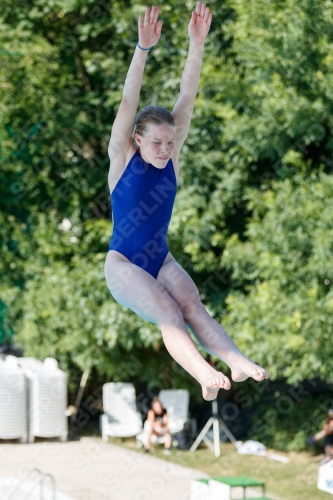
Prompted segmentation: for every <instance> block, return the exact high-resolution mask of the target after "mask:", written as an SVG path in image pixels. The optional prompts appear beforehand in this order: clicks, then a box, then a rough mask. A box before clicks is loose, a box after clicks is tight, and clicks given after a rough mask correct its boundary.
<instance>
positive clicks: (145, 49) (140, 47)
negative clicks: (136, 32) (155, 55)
mask: <svg viewBox="0 0 333 500" xmlns="http://www.w3.org/2000/svg"><path fill="white" fill-rule="evenodd" d="M137 46H138V47H139V49H141V50H150V49H151V47H148V49H144V48H143V47H140V45H139V44H137Z"/></svg>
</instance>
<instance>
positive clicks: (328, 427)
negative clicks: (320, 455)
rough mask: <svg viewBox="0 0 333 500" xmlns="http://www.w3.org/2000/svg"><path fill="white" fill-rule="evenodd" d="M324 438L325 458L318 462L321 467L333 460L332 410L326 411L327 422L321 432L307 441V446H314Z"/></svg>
mask: <svg viewBox="0 0 333 500" xmlns="http://www.w3.org/2000/svg"><path fill="white" fill-rule="evenodd" d="M323 438H324V447H325V458H324V459H323V460H321V461H320V465H323V464H325V463H327V462H329V461H330V460H332V459H333V408H332V409H331V410H328V416H327V420H326V422H325V423H324V427H323V429H322V430H321V431H319V432H317V434H315V435H314V436H312V437H310V438H309V439H308V441H307V442H308V444H315V443H316V442H317V441H320V439H323Z"/></svg>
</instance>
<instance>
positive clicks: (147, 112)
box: [132, 106, 175, 151]
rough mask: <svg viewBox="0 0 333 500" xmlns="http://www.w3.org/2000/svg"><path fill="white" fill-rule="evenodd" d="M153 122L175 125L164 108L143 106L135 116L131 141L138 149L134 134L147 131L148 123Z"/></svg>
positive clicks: (142, 133) (155, 123)
mask: <svg viewBox="0 0 333 500" xmlns="http://www.w3.org/2000/svg"><path fill="white" fill-rule="evenodd" d="M150 123H153V124H154V125H162V124H163V123H166V124H167V125H171V126H172V127H174V126H175V120H174V119H173V116H172V114H171V113H170V111H169V110H168V109H166V108H163V107H162V106H145V107H144V108H142V109H141V111H139V113H138V114H137V116H136V118H135V122H134V127H133V132H132V141H133V144H134V147H135V149H137V150H138V151H139V150H140V148H139V146H138V145H137V143H136V142H135V139H134V134H139V135H142V136H143V135H144V134H145V132H147V128H148V125H149V124H150Z"/></svg>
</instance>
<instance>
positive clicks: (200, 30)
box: [188, 2, 212, 43]
mask: <svg viewBox="0 0 333 500" xmlns="http://www.w3.org/2000/svg"><path fill="white" fill-rule="evenodd" d="M211 22H212V14H211V13H210V11H209V7H206V4H205V3H201V2H198V3H197V6H196V9H195V12H192V17H191V21H190V24H189V25H188V34H189V35H190V38H192V39H193V40H195V41H196V42H197V43H203V42H204V41H205V38H206V36H207V35H208V31H209V28H210V25H211Z"/></svg>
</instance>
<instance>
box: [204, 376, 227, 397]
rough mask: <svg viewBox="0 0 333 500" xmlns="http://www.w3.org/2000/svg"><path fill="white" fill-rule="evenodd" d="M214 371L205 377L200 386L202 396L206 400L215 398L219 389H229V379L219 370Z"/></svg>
mask: <svg viewBox="0 0 333 500" xmlns="http://www.w3.org/2000/svg"><path fill="white" fill-rule="evenodd" d="M214 372H215V373H214ZM214 372H213V373H212V374H211V375H209V376H208V377H206V378H205V380H204V383H202V384H201V386H202V396H203V398H204V399H205V400H206V401H212V400H213V399H215V398H216V396H217V393H218V392H219V389H227V390H228V389H230V380H229V379H228V377H226V376H225V375H223V373H221V372H217V371H215V370H214Z"/></svg>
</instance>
